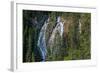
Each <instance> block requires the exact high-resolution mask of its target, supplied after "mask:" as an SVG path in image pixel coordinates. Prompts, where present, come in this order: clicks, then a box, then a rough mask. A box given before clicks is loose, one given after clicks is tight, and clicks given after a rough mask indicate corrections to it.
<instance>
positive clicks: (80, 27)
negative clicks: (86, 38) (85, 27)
mask: <svg viewBox="0 0 100 73" xmlns="http://www.w3.org/2000/svg"><path fill="white" fill-rule="evenodd" d="M81 26H82V24H81V21H80V19H79V32H80V34H81Z"/></svg>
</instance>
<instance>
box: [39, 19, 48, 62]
mask: <svg viewBox="0 0 100 73" xmlns="http://www.w3.org/2000/svg"><path fill="white" fill-rule="evenodd" d="M48 22H49V18H48V19H47V20H46V21H45V23H44V25H43V26H42V28H41V30H40V34H39V38H38V44H37V45H38V47H39V48H40V52H41V56H42V61H45V59H46V52H47V49H46V41H45V33H46V29H47V26H48Z"/></svg>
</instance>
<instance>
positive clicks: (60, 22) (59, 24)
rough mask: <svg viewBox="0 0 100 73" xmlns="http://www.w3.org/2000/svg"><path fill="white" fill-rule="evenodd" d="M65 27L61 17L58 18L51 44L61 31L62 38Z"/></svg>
mask: <svg viewBox="0 0 100 73" xmlns="http://www.w3.org/2000/svg"><path fill="white" fill-rule="evenodd" d="M63 25H64V24H63V22H62V21H61V18H60V16H58V17H57V24H56V27H55V28H54V29H53V32H52V34H51V37H50V39H49V43H53V41H54V38H55V36H56V32H57V31H59V33H60V36H61V37H62V35H63V31H64V27H63Z"/></svg>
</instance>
